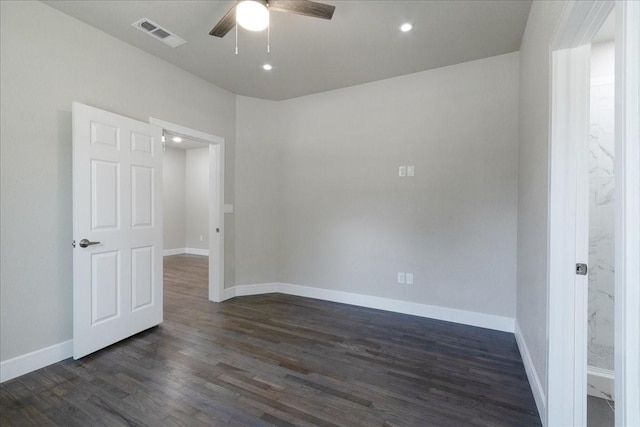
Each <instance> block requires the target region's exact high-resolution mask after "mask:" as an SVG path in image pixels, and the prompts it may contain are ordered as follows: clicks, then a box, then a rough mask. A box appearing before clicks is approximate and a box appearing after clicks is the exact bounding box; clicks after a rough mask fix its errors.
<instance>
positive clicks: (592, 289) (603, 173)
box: [587, 11, 616, 427]
mask: <svg viewBox="0 0 640 427" xmlns="http://www.w3.org/2000/svg"><path fill="white" fill-rule="evenodd" d="M590 68H591V69H590V85H589V91H590V93H589V99H590V102H589V104H590V106H589V139H588V151H589V156H588V160H587V168H588V175H589V176H588V182H589V196H588V197H589V202H588V205H587V209H588V211H589V227H588V234H589V256H588V266H589V267H588V317H587V334H588V335H587V394H588V395H589V397H588V398H587V426H601V427H613V426H614V411H615V409H614V405H615V403H614V380H615V370H614V364H615V358H614V354H615V345H614V338H615V330H614V320H615V258H614V246H615V239H616V236H615V193H616V191H615V168H614V165H615V154H616V153H615V13H614V11H612V12H611V13H610V14H609V17H608V18H607V20H606V21H605V22H604V24H603V25H602V27H601V28H600V31H599V32H598V33H597V34H596V36H595V37H594V39H593V41H592V43H591V67H590Z"/></svg>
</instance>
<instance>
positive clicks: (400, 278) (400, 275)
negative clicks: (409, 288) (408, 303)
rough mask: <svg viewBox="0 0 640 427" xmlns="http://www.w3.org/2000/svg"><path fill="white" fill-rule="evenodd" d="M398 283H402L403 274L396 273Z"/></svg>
mask: <svg viewBox="0 0 640 427" xmlns="http://www.w3.org/2000/svg"><path fill="white" fill-rule="evenodd" d="M398 283H404V273H398Z"/></svg>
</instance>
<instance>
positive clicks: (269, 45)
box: [267, 3, 271, 53]
mask: <svg viewBox="0 0 640 427" xmlns="http://www.w3.org/2000/svg"><path fill="white" fill-rule="evenodd" d="M267 19H268V20H269V21H268V22H269V24H268V25H267V53H271V10H269V3H267Z"/></svg>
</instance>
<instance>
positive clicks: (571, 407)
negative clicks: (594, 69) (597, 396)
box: [546, 1, 640, 426]
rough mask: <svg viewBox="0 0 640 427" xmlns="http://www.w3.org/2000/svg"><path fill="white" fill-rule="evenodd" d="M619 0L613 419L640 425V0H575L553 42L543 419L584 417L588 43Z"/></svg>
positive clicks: (573, 421)
mask: <svg viewBox="0 0 640 427" xmlns="http://www.w3.org/2000/svg"><path fill="white" fill-rule="evenodd" d="M614 5H615V9H616V10H615V42H616V43H615V159H614V163H615V178H614V180H615V190H614V196H615V197H614V199H615V200H614V206H615V214H614V216H615V237H614V241H615V243H614V247H615V255H614V258H615V260H614V267H615V278H614V282H615V300H614V306H615V322H614V323H615V325H614V329H615V333H614V335H615V340H614V341H615V346H614V352H615V363H614V371H615V400H616V401H615V425H616V426H623V425H638V424H640V408H639V407H638V405H637V402H638V401H640V382H639V381H638V380H639V379H640V372H639V371H640V335H639V333H638V330H639V329H638V325H640V314H639V310H638V306H640V291H639V289H638V286H637V284H638V283H640V266H639V262H638V260H639V259H640V221H639V220H638V219H639V218H640V147H639V146H638V139H639V137H640V123H639V122H640V104H639V101H640V100H639V95H638V93H639V92H638V88H639V85H640V58H639V57H638V55H637V52H638V51H639V50H640V2H615V3H614V2H605V1H594V2H571V3H570V4H569V5H568V6H567V8H566V9H565V11H564V12H563V16H562V17H561V19H560V24H559V26H558V28H556V32H555V35H554V38H553V41H552V44H551V55H552V63H553V67H552V94H551V95H552V97H551V110H552V113H551V147H550V190H549V271H548V277H549V299H548V343H549V347H548V370H547V374H548V377H547V382H548V388H547V396H546V402H547V408H546V409H547V414H546V424H547V425H576V426H578V425H586V423H587V420H586V415H587V408H586V406H587V405H586V402H587V370H588V368H587V366H588V364H587V348H588V346H587V342H588V330H587V313H588V292H587V290H588V281H587V276H586V274H584V273H586V269H585V268H584V266H580V265H579V264H588V258H589V250H588V249H589V241H588V236H589V221H588V213H589V209H588V203H589V197H588V194H589V189H588V181H589V170H588V155H589V151H588V142H589V92H590V75H589V71H590V65H591V64H590V59H591V43H592V42H593V40H594V37H595V36H596V34H597V33H598V31H599V29H600V28H601V27H602V25H603V24H604V22H605V21H606V19H607V17H608V16H609V14H610V13H611V11H612V10H613V7H614Z"/></svg>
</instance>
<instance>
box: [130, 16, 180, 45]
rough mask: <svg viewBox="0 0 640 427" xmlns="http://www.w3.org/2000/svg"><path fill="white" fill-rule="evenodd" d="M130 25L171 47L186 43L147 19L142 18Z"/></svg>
mask: <svg viewBox="0 0 640 427" xmlns="http://www.w3.org/2000/svg"><path fill="white" fill-rule="evenodd" d="M131 25H133V26H134V27H136V28H137V29H139V30H140V31H142V32H143V33H146V34H149V35H150V36H153V37H155V38H156V39H158V40H160V41H161V42H163V43H164V44H166V45H169V46H171V47H178V46H180V45H183V44H185V43H186V41H185V40H183V39H181V38H180V37H178V36H176V35H175V34H172V33H171V32H170V31H168V30H167V29H165V28H162V27H161V26H160V25H158V24H156V23H155V22H153V21H152V20H150V19H147V18H142V19H140V20H138V21H136V22H134V23H133V24H131Z"/></svg>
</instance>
